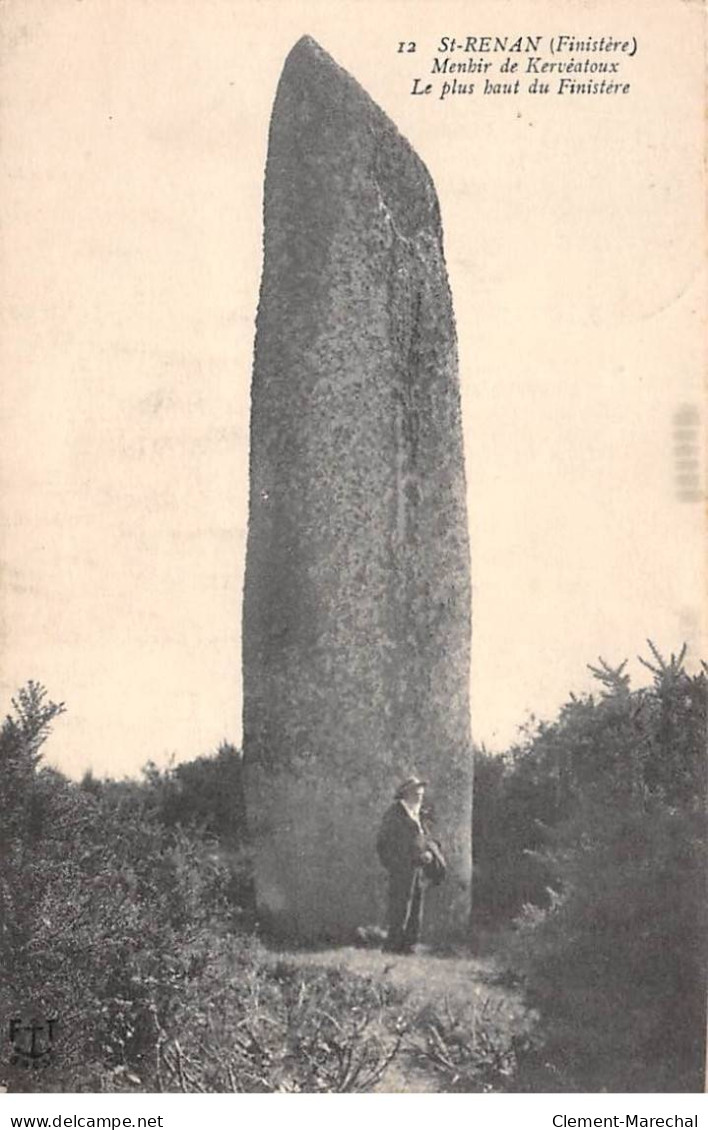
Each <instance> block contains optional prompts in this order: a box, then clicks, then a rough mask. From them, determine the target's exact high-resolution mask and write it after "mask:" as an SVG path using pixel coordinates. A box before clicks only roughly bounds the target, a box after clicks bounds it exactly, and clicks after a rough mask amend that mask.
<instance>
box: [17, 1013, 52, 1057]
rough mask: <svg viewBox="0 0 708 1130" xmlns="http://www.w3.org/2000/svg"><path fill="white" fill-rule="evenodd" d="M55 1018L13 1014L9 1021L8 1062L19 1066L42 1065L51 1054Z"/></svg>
mask: <svg viewBox="0 0 708 1130" xmlns="http://www.w3.org/2000/svg"><path fill="white" fill-rule="evenodd" d="M56 1022H57V1018H56V1017H52V1018H51V1019H44V1018H37V1017H31V1018H30V1019H25V1018H23V1017H21V1016H13V1018H12V1020H11V1021H10V1043H11V1045H12V1054H11V1056H10V1063H12V1064H13V1065H15V1066H19V1067H43V1066H44V1065H45V1064H47V1063H48V1062H49V1060H50V1059H51V1054H52V1041H53V1037H54V1027H55V1025H56Z"/></svg>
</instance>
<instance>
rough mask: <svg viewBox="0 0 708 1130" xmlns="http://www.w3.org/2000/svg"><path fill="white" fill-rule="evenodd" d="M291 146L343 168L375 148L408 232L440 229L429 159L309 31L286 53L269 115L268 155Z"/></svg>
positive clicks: (320, 163) (313, 163) (312, 159)
mask: <svg viewBox="0 0 708 1130" xmlns="http://www.w3.org/2000/svg"><path fill="white" fill-rule="evenodd" d="M274 142H275V145H274V144H273V143H274ZM292 146H295V147H296V148H297V150H298V153H299V157H298V160H299V161H304V162H306V163H308V164H309V165H310V169H311V171H313V172H314V170H315V168H319V170H320V172H322V173H323V172H324V167H325V166H327V167H330V166H331V165H332V163H333V161H334V162H335V163H337V164H339V162H341V166H340V169H341V167H342V166H344V165H349V166H353V165H355V164H357V163H358V164H359V165H360V166H361V167H366V166H367V165H368V164H370V162H371V160H372V155H373V154H374V153H375V154H376V160H375V163H376V166H377V169H378V173H379V181H380V186H381V187H382V188H385V187H387V186H388V187H389V193H388V194H387V197H388V195H390V197H391V204H392V206H393V207H394V210H395V211H398V212H400V219H401V223H402V225H403V227H404V228H406V229H407V231H408V234H412V233H413V232H414V231H416V230H420V229H421V228H430V227H432V229H433V230H436V231H439V229H440V219H439V207H438V200H437V193H436V192H435V187H434V185H433V180H432V177H431V176H430V173H429V172H428V169H427V168H426V166H425V164H424V162H423V161H422V160H421V158H420V157H419V156H418V154H417V153H416V151H415V150H414V149H413V147H412V145H411V144H410V142H408V141H407V140H406V138H405V137H403V135H402V134H401V133H400V132H399V130H398V129H397V127H396V125H395V124H394V122H392V120H391V119H390V118H389V116H388V115H387V114H386V112H385V111H384V110H382V109H381V107H380V106H379V105H377V103H376V102H374V100H373V99H372V98H371V97H370V95H369V94H368V93H367V92H366V90H364V88H363V87H362V86H361V84H360V83H359V82H357V80H356V79H355V78H354V77H353V76H352V75H351V74H349V72H348V71H346V70H345V69H344V68H343V67H341V66H340V65H339V63H337V62H336V61H335V60H334V59H333V58H332V56H331V55H329V54H328V53H327V52H326V51H325V50H324V48H323V47H321V46H320V44H319V43H318V42H317V41H316V40H315V39H313V38H312V36H310V35H303V36H302V37H301V38H300V39H298V41H297V42H296V43H295V44H294V46H293V47H292V48H291V50H290V52H289V54H288V56H287V58H286V60H285V64H284V66H283V70H282V74H281V76H280V82H279V84H278V92H277V95H276V99H275V104H274V107H273V116H272V119H271V157H272V155H273V149H275V151H276V154H282V151H283V149H288V148H290V147H292ZM335 154H338V158H335ZM276 163H277V164H279V163H280V161H279V158H278V157H277V156H276ZM385 182H386V184H385ZM396 198H399V201H398V202H399V205H400V208H396Z"/></svg>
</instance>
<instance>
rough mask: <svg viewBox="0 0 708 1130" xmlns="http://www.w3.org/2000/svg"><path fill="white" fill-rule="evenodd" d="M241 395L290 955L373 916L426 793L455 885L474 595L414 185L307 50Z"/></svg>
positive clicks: (441, 295) (274, 175) (269, 202)
mask: <svg viewBox="0 0 708 1130" xmlns="http://www.w3.org/2000/svg"><path fill="white" fill-rule="evenodd" d="M264 244H265V246H264V265H263V276H262V281H261V294H260V304H259V308H258V319H257V333H256V347H255V363H254V372H253V385H252V400H251V464H250V475H251V481H250V519H249V531H248V549H247V560H246V580H245V593H244V634H243V670H244V759H245V767H246V789H247V805H248V814H249V827H250V831H251V835H252V839H253V845H254V855H255V873H256V892H257V900H258V906H259V913H260V915H261V917H262V919H263V920H264V921H265V922H267V923H268V924H269V925H270V926H271V928H274V929H275V930H276V931H278V932H280V933H282V934H283V935H286V936H289V937H292V938H300V939H303V940H304V939H309V940H314V939H324V938H329V939H345V938H347V937H350V936H351V934H352V932H353V930H354V928H355V927H357V926H360V925H364V924H369V923H373V922H376V921H381V920H382V914H383V905H384V892H385V882H384V879H385V876H384V873H383V872H382V870H381V867H380V865H379V863H378V860H377V858H376V853H375V848H374V842H375V837H376V832H377V829H378V823H379V820H380V817H381V814H382V812H383V809H384V808H385V807H386V805H387V804H388V803H390V799H391V794H392V790H393V787H394V785H395V783H396V782H397V781H398V780H399V778H401V777H404V776H407V775H409V774H410V773H411V772H416V773H418V774H421V775H424V776H425V777H427V778H428V779H429V781H430V786H429V798H430V800H431V801H432V802H433V804H434V807H435V811H436V830H437V833H438V834H439V836H440V838H441V839H442V841H443V843H444V846H445V848H446V851H447V854H448V856H449V862H450V865H451V868H450V876H449V878H448V881H447V882H446V884H445V885H444V886H443V887H442V888H440V889H439V890H437V891H434V892H431V894H430V897H429V900H428V907H427V912H426V921H427V932H428V936H429V937H432V936H434V935H436V934H437V935H442V934H444V933H446V932H448V931H449V929H450V927H451V926H459V925H461V924H464V922H465V920H466V917H467V914H468V911H469V888H470V871H471V829H470V821H471V794H472V763H471V748H470V729H469V645H470V577H469V549H468V535H467V515H466V504H465V475H464V459H463V448H462V431H461V421H460V396H459V385H458V378H457V351H456V337H455V325H454V318H453V313H452V304H451V298H450V291H449V287H448V281H447V273H446V269H445V262H444V257H443V248H442V229H441V222H440V212H439V207H438V201H437V196H436V193H435V189H434V186H433V183H432V180H431V177H430V174H429V173H428V171H427V169H426V168H425V166H424V165H423V163H422V161H421V160H420V159H419V158H418V156H417V155H416V154H415V153H414V151H413V150H412V148H411V147H410V145H409V144H408V143H407V142H406V141H405V139H404V138H403V137H401V135H400V134H399V133H398V131H397V130H396V128H395V126H394V125H393V124H392V122H391V121H390V120H389V119H388V118H387V117H386V115H385V114H384V113H383V111H382V110H381V109H379V107H378V106H376V105H375V103H374V102H372V100H371V99H370V98H369V96H368V95H367V94H366V93H365V91H364V90H363V89H362V88H361V87H360V86H359V85H358V83H357V82H356V81H355V80H354V79H353V78H352V77H351V76H350V75H348V74H347V73H346V72H345V71H344V70H342V69H341V68H340V67H339V66H338V65H337V64H336V63H335V62H334V61H333V60H332V59H331V58H330V57H329V56H328V55H327V54H326V53H325V52H324V51H323V50H322V49H321V48H320V47H319V46H318V44H316V43H315V42H314V41H313V40H312V39H310V38H307V37H306V38H303V39H301V40H300V41H299V42H298V43H297V44H296V46H295V47H294V48H293V50H292V51H291V52H290V55H289V56H288V59H287V61H286V63H285V67H284V69H283V73H282V76H281V79H280V84H279V87H278V92H277V95H276V99H275V105H274V108H273V115H272V120H271V127H270V140H269V149H268V161H267V168H266V181H265V239H264Z"/></svg>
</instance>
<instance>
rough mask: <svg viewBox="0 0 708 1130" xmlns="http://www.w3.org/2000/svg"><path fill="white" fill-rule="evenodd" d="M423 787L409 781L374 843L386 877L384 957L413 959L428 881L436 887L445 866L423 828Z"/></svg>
mask: <svg viewBox="0 0 708 1130" xmlns="http://www.w3.org/2000/svg"><path fill="white" fill-rule="evenodd" d="M425 785H426V782H425V781H421V780H419V779H418V777H409V778H408V779H407V780H406V781H404V782H403V784H402V785H401V786H400V788H399V789H398V790H397V792H396V795H395V800H394V803H393V804H392V805H391V806H390V808H388V809H387V810H386V812H385V814H384V818H383V821H382V823H381V830H380V831H379V835H378V838H377V841H376V850H377V851H378V855H379V859H380V860H381V862H382V864H383V865H384V867H385V868H386V870H387V871H388V936H387V940H386V944H385V945H384V949H385V950H386V951H387V952H388V953H412V952H413V947H414V946H415V944H416V942H417V941H418V939H419V938H420V930H421V926H422V922H423V892H424V884H425V879H426V877H428V878H430V879H431V881H432V882H440V881H441V880H442V878H443V877H444V873H445V861H444V859H443V857H442V853H441V852H440V849H439V846H438V845H437V844H436V843H435V842H434V841H432V840H431V839H430V838H429V836H428V833H427V830H426V828H425V827H424V825H423V823H422V822H421V815H420V812H421V804H422V802H423V794H424V792H425Z"/></svg>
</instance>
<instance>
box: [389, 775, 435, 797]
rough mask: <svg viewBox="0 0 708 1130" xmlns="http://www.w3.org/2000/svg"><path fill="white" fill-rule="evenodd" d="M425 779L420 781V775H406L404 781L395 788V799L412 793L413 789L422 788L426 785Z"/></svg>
mask: <svg viewBox="0 0 708 1130" xmlns="http://www.w3.org/2000/svg"><path fill="white" fill-rule="evenodd" d="M427 783H428V782H427V781H421V779H420V777H406V779H405V781H402V782H401V784H400V785H399V786H398V788H397V789H396V800H400V799H401V797H402V796H405V795H406V793H412V792H413V790H414V789H423V788H425V786H426V785H427Z"/></svg>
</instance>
